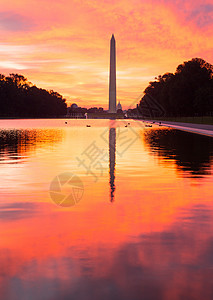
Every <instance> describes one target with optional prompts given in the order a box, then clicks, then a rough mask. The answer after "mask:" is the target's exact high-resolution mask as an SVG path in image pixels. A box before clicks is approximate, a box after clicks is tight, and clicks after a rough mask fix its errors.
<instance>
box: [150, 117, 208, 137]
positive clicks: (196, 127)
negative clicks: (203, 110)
mask: <svg viewBox="0 0 213 300" xmlns="http://www.w3.org/2000/svg"><path fill="white" fill-rule="evenodd" d="M148 122H150V123H152V122H155V124H157V125H158V124H159V123H161V125H165V126H167V127H172V128H176V129H180V130H183V131H188V132H193V133H197V134H202V135H207V136H212V137H213V125H207V124H192V123H180V122H169V121H151V120H150V121H148Z"/></svg>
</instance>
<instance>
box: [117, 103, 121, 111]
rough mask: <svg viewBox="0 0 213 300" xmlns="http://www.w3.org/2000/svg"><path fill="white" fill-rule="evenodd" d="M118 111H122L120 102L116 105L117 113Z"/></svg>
mask: <svg viewBox="0 0 213 300" xmlns="http://www.w3.org/2000/svg"><path fill="white" fill-rule="evenodd" d="M119 109H120V110H122V105H121V103H120V101H119V102H118V105H117V111H118V110H119Z"/></svg>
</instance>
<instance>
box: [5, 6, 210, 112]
mask: <svg viewBox="0 0 213 300" xmlns="http://www.w3.org/2000/svg"><path fill="white" fill-rule="evenodd" d="M212 30H213V3H211V1H209V0H208V1H206V0H204V1H201V0H193V1H192V0H188V1H184V0H176V1H169V0H152V1H150V0H149V1H148V0H144V1H141V0H132V1H130V0H129V1H127V0H120V1H119V0H117V1H113V0H107V1H97V0H90V1H74V0H57V1H55V0H42V1H41V0H28V1H26V0H10V1H8V2H6V1H4V2H3V3H2V4H1V9H0V70H1V71H0V73H3V74H9V73H14V72H15V73H20V74H23V75H25V76H26V77H27V78H28V79H29V81H31V82H33V83H34V84H36V85H37V86H38V87H43V88H45V89H53V90H55V91H58V92H59V93H61V94H62V95H63V96H64V97H65V98H67V100H68V103H72V102H76V103H78V104H79V105H81V106H87V107H89V106H103V107H104V108H107V104H108V69H109V40H110V37H111V34H112V33H114V34H115V38H116V42H117V44H116V46H117V97H118V100H120V101H121V103H122V104H123V106H124V107H125V108H127V107H128V106H129V105H131V103H132V102H133V101H134V100H136V99H138V98H139V97H140V95H141V94H142V92H143V90H144V88H145V87H146V86H147V85H148V83H149V81H150V80H152V79H154V77H155V76H157V75H159V74H163V73H165V72H174V71H175V68H176V67H177V65H178V64H180V63H182V62H183V61H185V60H189V59H191V58H193V57H202V58H204V59H205V60H207V61H208V62H210V63H213V35H212Z"/></svg>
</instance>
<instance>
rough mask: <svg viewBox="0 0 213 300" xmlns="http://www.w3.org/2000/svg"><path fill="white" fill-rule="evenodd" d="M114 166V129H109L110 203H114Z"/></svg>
mask: <svg viewBox="0 0 213 300" xmlns="http://www.w3.org/2000/svg"><path fill="white" fill-rule="evenodd" d="M115 164H116V129H115V128H110V129H109V174H110V180H109V183H110V201H111V202H113V201H114V196H115V195H114V193H115Z"/></svg>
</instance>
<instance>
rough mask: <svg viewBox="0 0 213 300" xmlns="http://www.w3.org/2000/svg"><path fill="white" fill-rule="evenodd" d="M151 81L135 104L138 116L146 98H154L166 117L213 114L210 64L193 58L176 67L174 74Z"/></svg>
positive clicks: (211, 69) (146, 101) (145, 102)
mask: <svg viewBox="0 0 213 300" xmlns="http://www.w3.org/2000/svg"><path fill="white" fill-rule="evenodd" d="M155 79H156V80H155V81H151V82H150V83H149V86H148V87H147V88H146V89H145V91H144V93H145V95H144V97H143V98H142V99H141V101H140V103H139V105H138V109H139V111H140V112H141V113H142V114H143V110H144V109H147V103H148V102H149V99H154V101H156V102H157V103H158V104H159V105H160V106H162V108H163V109H164V111H165V115H166V116H175V117H176V116H186V117H188V116H203V115H213V65H211V64H209V63H207V62H206V61H205V60H203V59H201V58H193V59H192V60H190V61H187V62H184V63H183V64H180V65H179V66H178V67H177V69H176V72H175V73H165V74H164V75H162V76H161V75H159V76H158V77H157V78H155ZM150 96H151V97H150ZM150 101H151V100H150ZM149 106H152V103H150V105H149ZM156 116H157V115H156Z"/></svg>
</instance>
